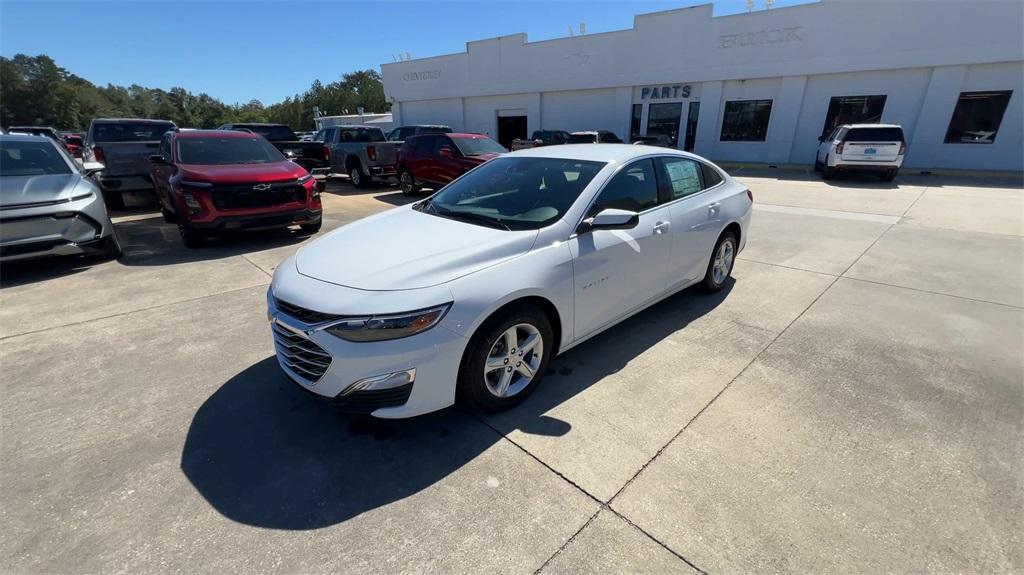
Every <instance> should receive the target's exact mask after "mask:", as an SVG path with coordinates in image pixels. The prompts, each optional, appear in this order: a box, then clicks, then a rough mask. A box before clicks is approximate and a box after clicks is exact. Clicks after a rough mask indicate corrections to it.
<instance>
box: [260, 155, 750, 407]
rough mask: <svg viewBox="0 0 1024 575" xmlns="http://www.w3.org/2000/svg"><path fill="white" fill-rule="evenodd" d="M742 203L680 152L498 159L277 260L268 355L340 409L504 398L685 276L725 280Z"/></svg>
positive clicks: (708, 282) (739, 191) (684, 282)
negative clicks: (273, 355)
mask: <svg viewBox="0 0 1024 575" xmlns="http://www.w3.org/2000/svg"><path fill="white" fill-rule="evenodd" d="M752 204H753V196H752V195H751V193H750V191H749V190H748V189H747V188H746V187H744V186H743V185H742V184H740V183H739V182H737V181H735V180H733V179H732V178H731V177H729V175H728V174H726V173H725V172H723V171H722V170H721V169H719V168H718V167H716V166H715V165H713V164H711V163H710V162H708V161H707V160H705V159H703V158H701V157H699V156H695V155H693V154H687V153H685V152H680V151H675V150H669V149H665V148H655V147H648V146H633V145H624V144H595V145H592V146H550V147H543V148H534V149H530V150H522V151H519V152H513V153H511V154H506V155H504V156H502V157H500V158H497V159H494V160H491V161H489V162H487V163H485V164H483V165H481V166H479V167H477V168H475V169H473V170H472V171H470V172H468V173H466V174H465V175H463V176H462V177H460V178H459V179H457V180H455V181H454V182H452V183H450V184H448V185H447V186H445V187H444V188H443V189H441V190H440V191H439V192H437V193H436V194H434V195H432V196H430V197H429V198H426V199H423V200H421V201H418V202H416V203H413V204H410V205H406V206H402V207H398V208H394V209H391V210H388V211H386V212H382V213H379V214H376V215H374V216H371V217H368V218H365V219H362V220H359V221H356V222H353V223H351V224H348V225H346V226H343V227H341V228H339V229H337V230H335V231H333V232H331V233H329V234H326V235H325V236H323V237H322V238H320V239H318V240H316V241H314V242H312V243H310V244H309V245H307V246H306V247H304V248H302V249H301V250H300V251H299V252H298V253H297V254H295V255H294V256H292V257H290V258H288V259H287V260H285V261H284V262H283V263H282V264H281V265H280V266H278V268H277V271H276V272H275V273H274V280H273V282H272V284H271V287H270V290H269V292H268V294H267V305H268V308H269V309H268V315H269V319H270V321H271V325H272V331H273V335H274V342H275V346H276V349H277V359H278V362H279V363H280V365H281V368H282V369H283V370H284V371H285V373H286V374H288V376H290V377H291V378H292V379H293V380H295V381H296V382H297V383H298V384H299V385H301V386H302V387H303V388H305V389H306V390H308V391H310V392H312V393H314V394H316V395H319V396H322V397H323V398H325V399H326V400H328V402H329V403H330V404H331V405H332V406H333V407H335V408H336V409H338V410H340V411H345V412H357V413H369V414H372V415H374V416H376V417H382V418H400V417H410V416H414V415H420V414H423V413H428V412H431V411H435V410H438V409H442V408H444V407H447V406H449V405H452V404H453V403H454V402H455V401H456V398H457V397H458V398H462V399H463V400H465V401H467V402H469V403H470V404H472V405H474V406H476V407H477V408H479V409H483V410H500V409H505V408H508V407H511V406H513V405H515V404H517V403H518V402H520V401H522V400H523V399H524V398H525V397H526V396H527V395H529V394H530V392H532V391H533V390H534V389H535V388H536V387H537V385H538V384H539V383H540V381H541V379H542V378H543V377H544V372H545V370H546V369H547V365H548V362H549V361H550V360H551V358H552V357H554V356H555V355H557V354H559V353H563V352H565V351H566V350H568V349H570V348H572V347H575V346H576V345H579V344H580V343H581V342H583V341H586V340H587V339H589V338H591V337H593V336H594V335H596V334H598V333H600V332H601V331H603V330H605V329H608V328H609V327H611V326H613V325H615V324H616V323H618V322H620V321H622V320H623V319H625V318H627V317H629V316H631V315H633V314H635V313H637V312H638V311H640V310H642V309H644V308H646V307H648V306H650V305H652V304H654V303H656V302H658V301H659V300H662V299H664V298H666V297H668V296H670V295H672V294H673V293H675V292H678V291H680V290H682V289H684V288H686V287H688V286H691V285H694V284H698V283H700V284H702V285H703V287H704V288H705V289H708V290H710V291H716V290H719V289H721V288H722V287H723V286H724V285H726V283H727V282H728V281H729V276H730V274H731V272H732V267H733V263H734V262H735V257H736V254H738V253H739V252H740V251H741V250H742V249H743V246H744V244H745V243H746V240H747V230H748V228H749V223H750V212H751V205H752Z"/></svg>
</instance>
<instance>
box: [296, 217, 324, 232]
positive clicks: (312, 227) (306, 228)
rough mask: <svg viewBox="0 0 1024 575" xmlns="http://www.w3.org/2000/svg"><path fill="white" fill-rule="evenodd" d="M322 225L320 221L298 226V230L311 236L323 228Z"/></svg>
mask: <svg viewBox="0 0 1024 575" xmlns="http://www.w3.org/2000/svg"><path fill="white" fill-rule="evenodd" d="M323 225H324V221H323V220H320V221H318V222H317V223H315V224H299V228H300V229H301V230H302V232H303V233H306V234H310V235H312V234H315V233H317V232H319V231H320V228H321V227H323Z"/></svg>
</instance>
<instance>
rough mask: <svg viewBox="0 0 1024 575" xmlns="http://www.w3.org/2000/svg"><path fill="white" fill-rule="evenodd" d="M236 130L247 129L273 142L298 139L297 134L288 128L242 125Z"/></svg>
mask: <svg viewBox="0 0 1024 575" xmlns="http://www.w3.org/2000/svg"><path fill="white" fill-rule="evenodd" d="M235 127H236V128H245V129H247V130H252V131H253V132H255V133H257V134H259V135H261V136H263V137H264V138H266V139H268V140H270V141H271V142H287V141H292V140H295V139H296V138H297V136H296V135H295V132H293V131H292V129H291V128H289V127H288V126H252V125H246V124H241V125H237V126H235Z"/></svg>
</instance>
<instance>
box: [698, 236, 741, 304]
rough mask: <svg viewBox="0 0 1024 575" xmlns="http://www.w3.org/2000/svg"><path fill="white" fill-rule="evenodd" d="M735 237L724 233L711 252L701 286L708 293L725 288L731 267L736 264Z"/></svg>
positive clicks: (730, 273)
mask: <svg viewBox="0 0 1024 575" xmlns="http://www.w3.org/2000/svg"><path fill="white" fill-rule="evenodd" d="M736 249H737V247H736V236H735V235H733V233H732V232H725V233H723V234H722V236H721V237H719V238H718V243H717V244H715V249H714V251H713V252H711V261H710V262H708V269H707V272H706V273H705V274H704V281H703V282H702V285H703V286H704V289H705V290H707V291H709V292H716V291H718V290H720V289H722V288H723V287H725V282H726V280H728V279H729V276H730V275H732V266H733V264H734V263H735V262H736Z"/></svg>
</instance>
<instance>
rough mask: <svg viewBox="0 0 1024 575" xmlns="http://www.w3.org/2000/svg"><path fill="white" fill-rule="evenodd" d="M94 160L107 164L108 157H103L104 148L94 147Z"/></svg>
mask: <svg viewBox="0 0 1024 575" xmlns="http://www.w3.org/2000/svg"><path fill="white" fill-rule="evenodd" d="M92 159H93V160H94V161H97V162H99V163H101V164H105V163H106V162H107V157H106V156H104V155H103V148H101V147H99V146H93V147H92Z"/></svg>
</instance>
